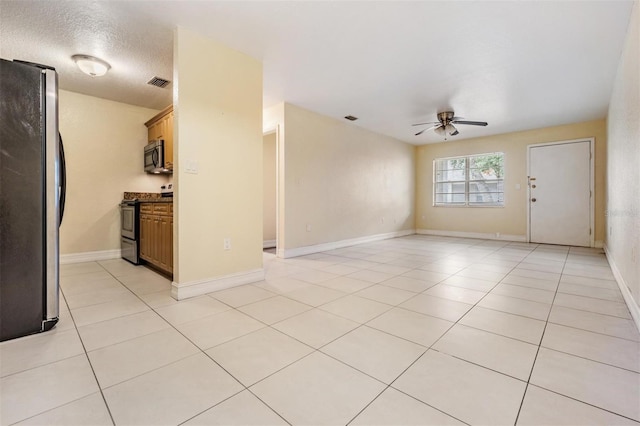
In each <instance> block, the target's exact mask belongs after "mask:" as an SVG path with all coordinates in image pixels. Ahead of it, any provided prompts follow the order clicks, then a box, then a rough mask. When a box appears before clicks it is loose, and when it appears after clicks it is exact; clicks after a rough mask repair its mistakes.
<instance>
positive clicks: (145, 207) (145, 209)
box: [140, 203, 153, 213]
mask: <svg viewBox="0 0 640 426" xmlns="http://www.w3.org/2000/svg"><path fill="white" fill-rule="evenodd" d="M152 212H153V204H151V203H140V213H152Z"/></svg>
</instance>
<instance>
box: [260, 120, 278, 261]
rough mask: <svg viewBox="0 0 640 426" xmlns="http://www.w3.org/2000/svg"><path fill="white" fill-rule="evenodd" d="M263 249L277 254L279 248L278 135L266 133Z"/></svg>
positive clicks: (274, 131) (264, 136)
mask: <svg viewBox="0 0 640 426" xmlns="http://www.w3.org/2000/svg"><path fill="white" fill-rule="evenodd" d="M262 142H263V144H262V160H263V162H262V173H263V176H262V204H263V206H262V240H263V243H262V248H263V250H264V252H265V253H270V254H274V255H275V254H276V252H277V246H278V189H277V188H278V135H277V131H276V130H275V129H274V130H271V131H268V132H265V133H264V134H263V137H262Z"/></svg>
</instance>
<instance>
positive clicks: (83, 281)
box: [0, 235, 640, 425]
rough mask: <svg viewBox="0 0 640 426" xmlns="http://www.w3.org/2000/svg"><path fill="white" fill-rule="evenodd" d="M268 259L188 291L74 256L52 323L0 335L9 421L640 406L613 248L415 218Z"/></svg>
mask: <svg viewBox="0 0 640 426" xmlns="http://www.w3.org/2000/svg"><path fill="white" fill-rule="evenodd" d="M264 266H265V272H266V279H265V280H264V281H261V282H258V283H253V284H250V285H244V286H240V287H235V288H231V289H227V290H223V291H219V292H215V293H211V294H208V295H204V296H200V297H197V298H193V299H188V300H185V301H181V302H177V301H175V300H173V299H172V298H171V297H170V296H169V288H170V282H169V281H168V280H166V279H164V278H163V277H161V276H159V275H157V274H155V273H153V272H151V271H149V270H147V269H146V268H144V267H134V266H132V265H130V264H128V263H127V262H125V261H123V260H120V259H118V260H109V261H102V262H90V263H80V264H72V265H63V266H62V267H61V288H62V295H63V297H62V298H61V315H60V322H59V324H58V325H57V326H56V328H55V329H54V330H52V331H50V332H48V333H44V334H38V335H33V336H29V337H25V338H21V339H16V340H13V341H9V342H4V343H2V344H0V361H1V362H0V366H1V368H0V374H1V379H0V402H1V405H0V424H2V425H12V424H29V425H110V424H116V425H135V424H146V425H177V424H189V425H214V424H216V425H217V424H219V425H230V424H238V425H278V424H282V425H286V424H292V425H321V424H326V425H346V424H353V425H373V424H381V425H382V424H384V425H422V424H433V425H445V424H446V425H449V424H451V425H453V424H484V425H499V424H500V425H501V424H522V425H556V424H557V425H560V424H562V425H586V424H600V425H623V424H624V425H627V424H635V425H638V424H639V423H638V422H639V421H640V335H639V334H638V331H637V329H636V328H635V325H634V323H633V322H632V320H631V316H630V314H629V311H628V310H627V307H626V305H625V304H624V302H623V299H622V296H621V294H620V291H619V289H618V287H617V284H616V282H615V281H614V278H613V275H612V273H611V270H610V268H609V266H608V264H607V261H606V258H605V256H604V254H603V253H602V250H598V249H584V248H575V247H574V248H569V247H559V246H542V245H541V246H538V245H535V244H522V243H506V242H495V241H483V240H470V239H460V238H442V237H427V236H417V235H414V236H410V237H403V238H396V239H392V240H385V241H380V242H375V243H370V244H362V245H358V246H353V247H348V248H343V249H338V250H332V251H329V252H324V253H318V254H314V255H310V256H304V257H299V258H294V259H277V258H275V257H274V256H273V255H271V254H265V257H264Z"/></svg>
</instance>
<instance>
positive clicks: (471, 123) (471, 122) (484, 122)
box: [452, 120, 487, 126]
mask: <svg viewBox="0 0 640 426" xmlns="http://www.w3.org/2000/svg"><path fill="white" fill-rule="evenodd" d="M452 123H456V124H467V125H470V126H486V125H487V122H486V121H466V120H453V121H452Z"/></svg>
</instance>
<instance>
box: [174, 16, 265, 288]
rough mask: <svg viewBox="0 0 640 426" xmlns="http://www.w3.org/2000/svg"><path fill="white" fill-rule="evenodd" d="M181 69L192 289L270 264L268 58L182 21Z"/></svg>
mask: <svg viewBox="0 0 640 426" xmlns="http://www.w3.org/2000/svg"><path fill="white" fill-rule="evenodd" d="M174 73H175V74H174V82H175V87H174V113H175V122H176V126H175V129H174V140H175V141H176V144H175V145H176V146H175V155H176V159H175V166H174V167H175V168H176V170H175V172H174V184H175V198H174V211H175V217H174V282H175V284H174V291H177V292H178V293H180V292H181V291H182V293H184V294H187V291H190V290H189V289H188V287H189V286H196V285H198V283H211V282H215V281H216V280H219V279H221V278H222V277H228V276H230V275H242V274H244V273H245V272H247V271H255V270H261V268H262V65H261V64H260V63H259V62H258V61H256V60H255V59H252V58H250V57H249V56H247V55H244V54H242V53H239V52H236V51H233V50H231V49H228V48H226V47H225V46H223V45H221V44H219V43H217V42H214V41H212V40H210V39H207V38H204V37H201V36H199V35H196V34H194V33H191V32H189V31H187V30H185V29H183V28H180V27H179V28H178V29H177V31H176V33H175V38H174ZM190 161H196V162H197V163H198V169H199V170H198V173H197V174H192V173H187V171H186V165H187V163H188V162H190ZM225 238H230V239H231V250H224V249H223V248H224V246H223V241H224V239H225ZM174 295H175V292H174ZM177 296H178V297H179V298H181V296H180V295H179V294H178V295H177Z"/></svg>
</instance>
